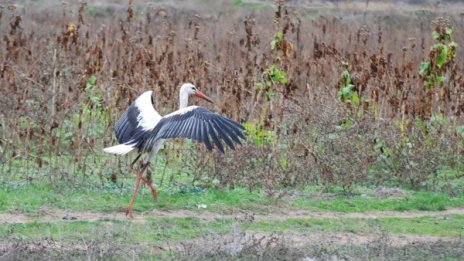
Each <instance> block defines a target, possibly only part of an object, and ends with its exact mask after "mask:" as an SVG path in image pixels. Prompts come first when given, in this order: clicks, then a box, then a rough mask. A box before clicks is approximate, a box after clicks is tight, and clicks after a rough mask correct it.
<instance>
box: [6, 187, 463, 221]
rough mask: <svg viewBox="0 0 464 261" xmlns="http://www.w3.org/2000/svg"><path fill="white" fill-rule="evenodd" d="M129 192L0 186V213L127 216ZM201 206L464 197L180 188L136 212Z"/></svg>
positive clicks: (252, 207) (368, 203)
mask: <svg viewBox="0 0 464 261" xmlns="http://www.w3.org/2000/svg"><path fill="white" fill-rule="evenodd" d="M131 181H132V182H133V180H129V181H128V183H126V184H128V185H127V186H125V187H123V188H119V187H104V188H100V187H96V186H82V187H71V186H70V185H65V184H62V185H60V186H51V185H49V184H45V183H38V184H29V183H24V184H16V185H12V184H9V185H6V184H3V185H2V184H0V212H9V213H25V214H28V215H42V214H43V213H42V212H41V210H44V209H45V210H46V209H67V210H75V211H90V212H115V211H123V210H124V209H125V208H126V207H127V204H128V202H129V199H130V197H131V195H132V183H131ZM199 204H204V205H206V210H209V211H218V212H223V211H226V210H233V209H235V210H237V209H240V210H249V211H254V212H262V213H265V212H267V211H272V209H274V208H279V209H298V210H317V211H339V212H366V211H384V210H397V211H406V210H424V211H425V210H427V211H430V210H445V209H448V208H455V207H462V206H464V195H460V196H458V197H450V196H448V195H446V194H441V193H435V192H425V191H421V192H413V191H411V192H409V193H408V195H407V196H403V197H398V198H376V197H371V196H366V195H355V196H345V195H343V194H340V195H337V196H336V197H335V198H331V199H321V198H319V199H314V198H312V196H311V194H310V193H309V192H308V194H306V193H301V195H300V196H297V197H294V198H290V199H280V200H277V199H274V198H272V197H268V196H267V195H266V194H265V193H264V192H263V191H253V192H249V191H247V190H246V189H244V188H235V189H231V190H227V189H225V190H219V189H213V188H212V189H204V190H203V189H200V188H196V187H191V188H187V189H186V188H179V187H172V186H164V187H162V188H160V189H159V198H158V202H156V203H155V202H154V201H153V199H152V197H151V194H150V193H149V190H148V189H147V188H145V187H143V188H142V189H141V190H140V191H139V194H138V196H137V199H136V201H135V205H134V210H135V211H150V210H153V209H162V210H174V209H188V210H195V209H198V205H199Z"/></svg>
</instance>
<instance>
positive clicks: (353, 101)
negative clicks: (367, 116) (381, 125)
mask: <svg viewBox="0 0 464 261" xmlns="http://www.w3.org/2000/svg"><path fill="white" fill-rule="evenodd" d="M342 66H343V67H344V70H343V71H342V73H341V74H340V81H339V89H338V97H339V98H340V100H341V101H342V102H343V104H344V105H345V107H348V108H351V111H352V113H353V114H354V115H357V116H362V112H361V110H360V108H361V104H362V103H364V102H365V100H366V99H365V98H364V97H363V96H360V95H359V94H358V92H357V90H356V85H355V84H354V83H353V81H352V78H351V74H350V72H349V70H348V69H349V63H348V62H342Z"/></svg>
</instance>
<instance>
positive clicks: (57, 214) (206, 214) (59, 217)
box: [0, 208, 464, 223]
mask: <svg viewBox="0 0 464 261" xmlns="http://www.w3.org/2000/svg"><path fill="white" fill-rule="evenodd" d="M42 212H43V213H46V214H45V215H42V216H37V217H30V216H27V215H24V214H9V213H0V223H28V222H57V221H63V220H64V219H65V218H66V217H68V218H75V220H81V221H96V220H99V219H126V216H125V214H124V212H111V213H100V212H85V211H84V212H77V211H66V210H61V209H54V210H42ZM452 214H461V215H464V208H455V209H448V210H444V211H370V212H353V213H344V212H333V211H306V210H288V209H273V210H272V211H270V214H256V213H253V212H246V211H235V212H232V213H220V212H211V211H207V210H169V211H168V210H153V211H148V212H138V213H137V212H136V213H134V219H133V221H135V222H143V221H145V220H146V218H149V217H192V216H194V217H199V218H205V219H208V218H236V219H250V218H252V219H257V220H262V219H276V220H284V219H287V218H306V217H314V218H373V219H375V218H384V217H398V218H415V217H422V216H432V217H436V216H444V217H445V216H447V215H452Z"/></svg>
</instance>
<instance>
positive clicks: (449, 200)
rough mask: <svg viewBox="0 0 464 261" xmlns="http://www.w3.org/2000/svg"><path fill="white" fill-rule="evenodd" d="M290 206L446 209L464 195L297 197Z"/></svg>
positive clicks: (346, 209) (461, 201)
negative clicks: (314, 198) (313, 198)
mask: <svg viewBox="0 0 464 261" xmlns="http://www.w3.org/2000/svg"><path fill="white" fill-rule="evenodd" d="M292 206H293V207H295V208H298V209H308V210H327V211H340V212H365V211H382V210H397V211H406V210H423V211H432V210H446V209H447V208H455V207H462V206H464V195H460V196H459V197H450V196H448V195H446V194H442V193H435V192H426V191H419V192H411V195H408V196H404V197H399V198H375V197H361V196H353V197H344V198H336V199H329V200H327V199H316V200H312V199H308V198H297V199H295V200H293V201H292Z"/></svg>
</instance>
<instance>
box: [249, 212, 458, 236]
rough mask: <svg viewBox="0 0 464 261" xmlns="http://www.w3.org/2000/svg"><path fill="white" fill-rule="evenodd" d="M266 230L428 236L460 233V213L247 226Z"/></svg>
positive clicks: (268, 222) (262, 222)
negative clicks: (384, 232)
mask: <svg viewBox="0 0 464 261" xmlns="http://www.w3.org/2000/svg"><path fill="white" fill-rule="evenodd" d="M248 228H249V229H251V230H255V231H266V232H285V231H297V232H312V231H326V232H351V233H370V232H373V231H375V230H378V229H382V230H385V231H388V232H391V233H396V234H401V233H405V234H419V235H431V236H451V237H456V236H463V235H464V215H450V216H448V217H446V218H444V217H418V218H378V219H364V218H343V219H341V218H289V219H287V220H283V221H275V220H260V221H257V222H254V223H252V224H250V225H249V227H248Z"/></svg>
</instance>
